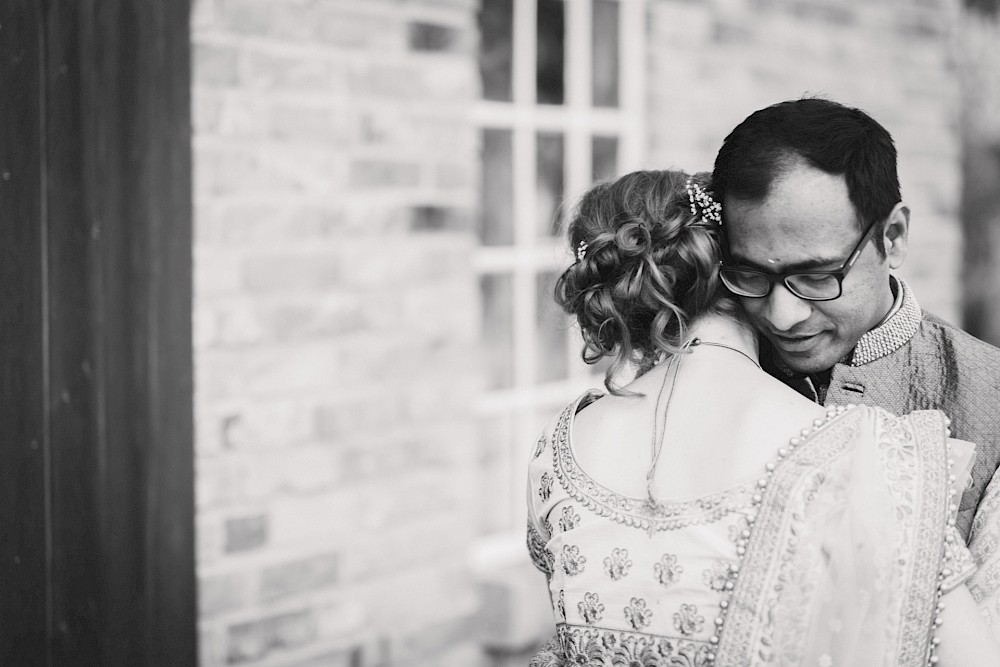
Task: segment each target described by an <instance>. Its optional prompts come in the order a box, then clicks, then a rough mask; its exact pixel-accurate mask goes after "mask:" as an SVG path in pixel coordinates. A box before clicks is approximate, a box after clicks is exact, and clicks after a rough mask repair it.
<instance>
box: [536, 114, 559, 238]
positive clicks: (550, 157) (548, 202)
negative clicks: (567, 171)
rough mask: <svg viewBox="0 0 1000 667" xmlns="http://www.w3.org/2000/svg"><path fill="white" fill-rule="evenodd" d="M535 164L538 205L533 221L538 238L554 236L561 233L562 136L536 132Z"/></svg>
mask: <svg viewBox="0 0 1000 667" xmlns="http://www.w3.org/2000/svg"><path fill="white" fill-rule="evenodd" d="M536 145H537V149H536V150H537V153H536V160H535V169H536V172H535V197H536V202H537V205H538V212H537V217H536V220H537V221H538V233H539V235H540V236H558V235H559V233H560V231H561V229H562V228H561V224H560V223H561V220H560V218H561V216H560V213H561V209H560V204H561V203H562V199H563V190H564V186H565V178H564V176H563V163H564V160H563V154H564V152H565V148H564V142H563V135H561V134H558V133H553V132H539V133H538V137H537V143H536Z"/></svg>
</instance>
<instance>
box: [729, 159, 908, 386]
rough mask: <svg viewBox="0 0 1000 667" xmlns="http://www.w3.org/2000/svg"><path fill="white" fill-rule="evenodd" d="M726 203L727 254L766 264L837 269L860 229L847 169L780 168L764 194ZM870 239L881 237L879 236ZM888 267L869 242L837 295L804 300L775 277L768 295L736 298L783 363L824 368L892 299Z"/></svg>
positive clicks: (783, 268)
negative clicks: (829, 171)
mask: <svg viewBox="0 0 1000 667" xmlns="http://www.w3.org/2000/svg"><path fill="white" fill-rule="evenodd" d="M723 208H724V211H725V224H726V233H727V238H728V240H729V254H730V259H729V262H730V263H732V264H733V265H735V266H746V267H749V268H754V269H757V270H760V271H765V272H775V273H781V272H789V271H795V270H803V271H808V270H835V269H837V268H839V267H840V265H841V264H843V263H844V261H845V260H846V259H847V257H848V255H849V254H850V253H851V250H852V249H853V248H854V247H855V245H856V244H857V243H858V240H859V239H860V238H861V235H862V233H863V228H862V226H861V225H860V224H859V223H858V217H857V213H856V212H855V210H854V206H853V205H852V204H851V202H850V199H849V198H848V193H847V183H846V182H845V180H844V177H843V176H832V175H830V174H827V173H825V172H823V171H820V170H818V169H814V168H812V167H809V166H805V165H800V166H796V167H793V168H792V169H791V170H790V171H789V172H787V173H786V174H784V175H782V176H780V177H779V178H778V179H777V180H776V181H775V182H774V183H773V184H772V186H771V191H770V193H768V195H767V197H766V198H765V199H764V200H763V201H761V202H747V201H741V200H734V199H731V198H726V201H725V202H724V204H723ZM904 231H905V230H904ZM904 237H905V233H904ZM873 241H874V242H875V243H883V242H884V237H875V238H874V239H873ZM900 261H901V259H900ZM889 268H890V262H889V261H886V260H885V259H883V258H882V257H881V256H880V255H879V253H878V251H877V250H876V248H875V246H874V244H873V243H871V242H868V243H866V244H865V246H864V248H863V249H862V251H861V255H860V256H859V257H858V260H857V262H856V263H855V264H854V267H853V268H852V269H851V271H850V273H848V274H847V276H846V277H845V278H844V282H843V292H842V294H841V296H840V298H838V299H834V300H833V301H807V300H805V299H801V298H799V297H797V296H795V295H794V294H792V293H791V292H789V291H788V289H787V288H786V287H785V286H784V285H783V284H782V283H781V282H777V283H775V284H774V287H773V288H772V290H771V293H770V294H768V295H767V296H766V297H762V298H759V299H753V298H747V297H740V302H741V303H742V305H743V308H744V310H745V311H746V313H747V315H748V316H749V318H750V320H751V322H753V325H754V326H755V327H756V328H757V330H758V331H760V333H761V334H762V335H763V336H764V337H765V338H767V340H768V341H770V342H771V345H772V346H773V347H774V349H775V351H776V352H777V354H778V355H779V356H780V357H781V360H782V361H784V363H785V364H786V365H787V366H788V367H790V368H791V369H793V370H796V371H799V372H801V373H816V372H820V371H825V370H827V369H828V368H831V367H832V366H833V365H834V364H836V363H837V362H838V361H840V360H841V359H842V358H843V357H844V356H845V355H847V353H848V352H850V351H851V350H852V349H853V348H854V346H855V345H856V344H857V342H858V339H859V338H861V336H862V335H863V334H864V333H865V332H867V331H868V330H869V329H871V328H872V327H874V326H875V325H877V324H878V323H879V321H881V319H882V318H883V317H884V316H885V314H886V313H887V312H888V311H889V309H890V308H891V307H892V302H893V296H892V290H891V288H890V286H889Z"/></svg>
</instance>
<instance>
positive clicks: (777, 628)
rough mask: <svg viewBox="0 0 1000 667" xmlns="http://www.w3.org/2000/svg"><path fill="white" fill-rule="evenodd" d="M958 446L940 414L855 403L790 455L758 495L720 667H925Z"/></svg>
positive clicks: (963, 456)
mask: <svg viewBox="0 0 1000 667" xmlns="http://www.w3.org/2000/svg"><path fill="white" fill-rule="evenodd" d="M951 443H959V444H957V445H956V449H959V448H961V449H962V451H956V452H952V453H949V448H950V446H951ZM965 445H968V443H960V442H959V441H949V440H948V439H947V432H946V420H945V417H944V415H943V414H942V413H940V412H937V411H921V412H914V413H911V414H910V415H907V416H905V417H895V416H893V415H891V414H890V413H888V412H886V411H884V410H882V409H880V408H867V407H861V408H857V409H854V410H850V411H849V412H848V413H846V414H844V415H842V416H841V417H840V418H839V419H836V420H834V421H833V422H832V423H831V424H829V425H828V426H827V427H826V428H824V429H821V430H820V432H818V433H816V434H815V435H814V436H812V437H810V438H808V439H806V440H805V442H804V443H803V444H802V446H801V447H799V448H797V449H795V450H793V451H792V452H791V453H790V454H789V455H788V456H787V458H786V459H785V460H783V461H782V462H781V464H780V465H779V466H778V467H777V469H776V470H775V472H774V474H773V476H772V478H771V480H770V483H769V484H768V486H767V488H766V490H765V491H764V492H763V494H762V501H761V504H760V507H759V510H758V514H757V517H756V520H755V523H754V528H753V531H752V533H751V537H750V541H749V543H748V544H747V548H746V549H747V550H746V554H745V555H744V557H743V562H742V564H741V566H740V574H739V577H738V579H737V582H736V586H735V588H734V590H733V595H732V598H731V599H730V602H729V609H728V611H727V616H726V619H725V625H724V627H723V631H722V633H721V637H720V642H719V645H718V650H717V657H716V665H717V667H733V666H736V665H740V666H744V665H756V664H769V665H811V666H818V667H847V666H855V665H871V666H876V665H878V666H885V667H889V666H890V665H892V666H896V665H899V666H901V667H917V666H918V665H920V666H922V665H925V664H926V663H927V659H928V657H929V655H930V651H931V640H932V638H933V628H934V627H935V617H936V610H937V603H938V598H939V596H940V594H941V589H942V586H943V581H942V580H941V579H939V575H940V574H942V568H944V564H945V547H946V545H947V543H948V541H949V540H953V539H956V538H955V537H954V536H955V535H957V533H956V532H955V529H954V519H955V511H956V510H955V509H952V508H953V507H954V506H955V504H956V503H957V499H958V497H959V496H958V495H954V494H956V493H957V490H956V489H955V488H954V481H953V478H952V479H951V480H950V479H949V476H950V474H951V470H950V463H951V461H952V460H953V459H955V460H960V461H961V463H960V465H964V464H965V462H966V461H967V460H968V459H969V457H970V456H971V451H969V449H970V447H964V446H965ZM957 467H958V466H957Z"/></svg>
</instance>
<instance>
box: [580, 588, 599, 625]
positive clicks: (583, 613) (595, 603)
mask: <svg viewBox="0 0 1000 667" xmlns="http://www.w3.org/2000/svg"><path fill="white" fill-rule="evenodd" d="M576 610H577V611H578V612H580V617H581V618H583V622H584V623H587V624H588V625H593V624H594V623H597V622H598V621H600V620H601V619H602V618H603V617H604V605H603V604H601V598H600V596H599V595H598V594H597V593H584V595H583V602H577V603H576Z"/></svg>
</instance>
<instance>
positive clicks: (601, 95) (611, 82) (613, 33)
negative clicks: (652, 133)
mask: <svg viewBox="0 0 1000 667" xmlns="http://www.w3.org/2000/svg"><path fill="white" fill-rule="evenodd" d="M593 26H594V44H593V51H592V54H593V64H592V72H593V77H594V106H595V107H616V106H618V3H617V2H611V1H610V0H594V21H593Z"/></svg>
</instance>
